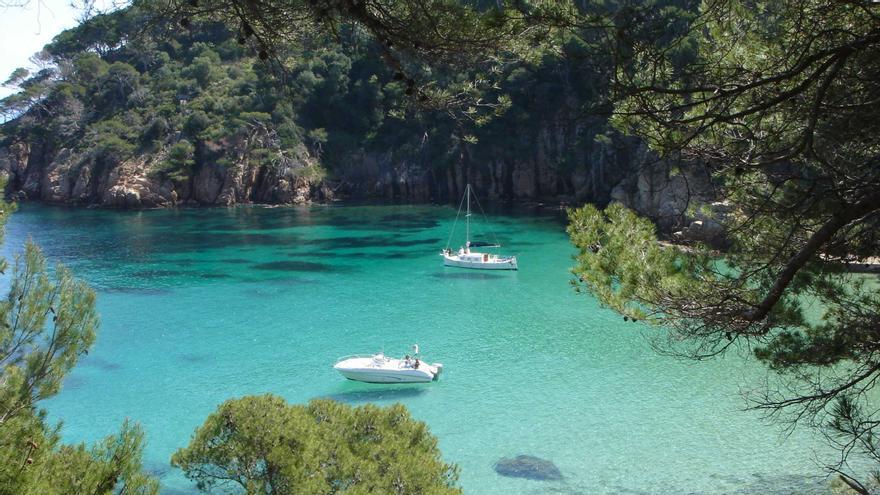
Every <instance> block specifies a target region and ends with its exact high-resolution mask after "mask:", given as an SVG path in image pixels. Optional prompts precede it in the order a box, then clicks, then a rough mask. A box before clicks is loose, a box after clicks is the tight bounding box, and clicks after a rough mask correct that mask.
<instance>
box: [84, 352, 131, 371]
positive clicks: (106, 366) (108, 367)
mask: <svg viewBox="0 0 880 495" xmlns="http://www.w3.org/2000/svg"><path fill="white" fill-rule="evenodd" d="M79 365H80V366H87V367H90V368H97V369H99V370H104V371H116V370H118V369H120V368H122V365H121V364H119V363H114V362H113V361H108V360H106V359H101V358H99V357H96V356H86V357H84V358H82V359H80V360H79Z"/></svg>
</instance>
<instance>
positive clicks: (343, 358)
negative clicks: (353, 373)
mask: <svg viewBox="0 0 880 495" xmlns="http://www.w3.org/2000/svg"><path fill="white" fill-rule="evenodd" d="M373 356H375V354H349V355H347V356H342V357H339V358H336V362H337V363H340V362H342V361H345V360H346V359H355V358H370V359H373Z"/></svg>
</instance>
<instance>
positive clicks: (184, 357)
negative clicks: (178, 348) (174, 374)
mask: <svg viewBox="0 0 880 495" xmlns="http://www.w3.org/2000/svg"><path fill="white" fill-rule="evenodd" d="M210 358H211V356H209V355H207V354H197V353H194V352H187V353H184V354H178V355H177V359H178V360H179V361H181V362H184V363H190V364H201V363H204V362H207V361H208V360H209V359H210Z"/></svg>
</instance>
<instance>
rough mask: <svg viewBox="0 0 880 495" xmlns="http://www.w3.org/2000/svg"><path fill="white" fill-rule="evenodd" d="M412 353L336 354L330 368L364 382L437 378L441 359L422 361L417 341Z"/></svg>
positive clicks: (422, 381) (413, 381) (441, 366)
mask: <svg viewBox="0 0 880 495" xmlns="http://www.w3.org/2000/svg"><path fill="white" fill-rule="evenodd" d="M413 348H414V350H415V356H414V357H410V356H408V355H407V356H406V357H405V358H403V359H395V358H391V357H388V356H386V355H385V354H383V353H381V352H380V353H378V354H373V355H354V356H345V357H342V358H339V359H338V360H337V361H336V364H334V365H333V369H335V370H336V371H338V372H340V373H341V374H342V376H344V377H346V378H348V379H349V380H357V381H359V382H367V383H425V382H430V381H433V380H436V379H437V378H438V377H439V376H440V371H442V370H443V365H442V364H441V363H431V364H428V363H423V362H421V360H420V359H419V353H418V349H419V347H418V346H417V345H414V346H413Z"/></svg>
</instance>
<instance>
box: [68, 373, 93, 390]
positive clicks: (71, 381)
mask: <svg viewBox="0 0 880 495" xmlns="http://www.w3.org/2000/svg"><path fill="white" fill-rule="evenodd" d="M86 382H87V380H86V379H85V378H84V377H82V376H79V375H67V376H66V377H65V378H64V384H63V385H62V386H63V387H64V390H78V389H81V388H83V386H84V385H85V384H86Z"/></svg>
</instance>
